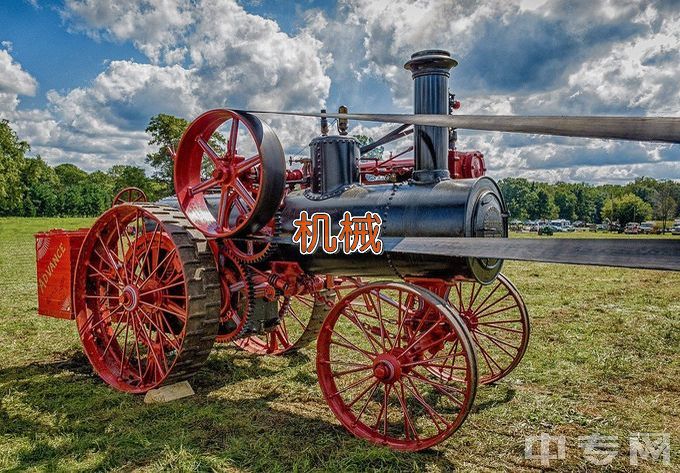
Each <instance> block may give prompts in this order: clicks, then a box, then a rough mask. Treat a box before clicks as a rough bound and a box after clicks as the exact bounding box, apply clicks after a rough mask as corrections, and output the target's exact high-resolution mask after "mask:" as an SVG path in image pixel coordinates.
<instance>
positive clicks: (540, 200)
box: [531, 186, 558, 219]
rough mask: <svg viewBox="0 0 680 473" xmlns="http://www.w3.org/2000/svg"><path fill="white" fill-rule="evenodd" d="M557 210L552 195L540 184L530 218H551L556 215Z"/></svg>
mask: <svg viewBox="0 0 680 473" xmlns="http://www.w3.org/2000/svg"><path fill="white" fill-rule="evenodd" d="M557 212H558V209H557V206H556V205H555V201H554V200H553V196H552V195H551V194H550V192H548V190H547V189H546V188H545V187H544V186H541V187H540V188H539V189H538V190H537V191H536V204H535V205H534V208H533V210H532V212H531V214H532V215H531V218H542V219H552V218H555V217H556V216H557Z"/></svg>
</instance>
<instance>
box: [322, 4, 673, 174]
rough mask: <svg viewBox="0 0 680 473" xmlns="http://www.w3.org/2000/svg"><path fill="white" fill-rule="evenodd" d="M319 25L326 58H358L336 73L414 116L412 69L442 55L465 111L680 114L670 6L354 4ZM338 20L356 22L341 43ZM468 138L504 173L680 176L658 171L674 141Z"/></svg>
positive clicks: (463, 137)
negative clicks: (413, 60)
mask: <svg viewBox="0 0 680 473" xmlns="http://www.w3.org/2000/svg"><path fill="white" fill-rule="evenodd" d="M673 4H675V8H674V6H673ZM310 19H311V20H312V22H311V23H312V25H316V26H310V28H312V29H314V30H315V32H316V34H317V35H319V37H322V38H324V47H325V48H326V51H327V53H328V54H331V55H332V56H333V57H335V56H336V54H337V53H336V51H338V50H341V51H343V52H342V53H341V54H345V52H346V50H351V51H352V52H353V53H354V56H353V58H352V57H350V58H348V57H347V56H346V55H345V56H343V58H344V59H345V60H346V62H343V63H337V62H336V63H334V65H333V67H334V69H333V70H332V75H333V76H334V77H335V75H336V73H338V72H337V71H338V70H340V71H342V70H345V71H359V72H360V74H362V75H364V76H368V77H375V78H378V79H379V80H381V81H383V82H384V83H385V84H386V85H387V87H388V88H389V90H390V92H391V94H392V97H393V101H394V104H395V106H394V107H393V108H394V109H395V111H397V110H398V111H409V110H410V108H411V101H412V98H411V96H412V80H411V77H410V74H408V73H407V72H405V71H404V70H403V68H402V65H403V63H404V61H405V60H406V59H408V57H409V55H410V54H411V53H413V52H414V51H417V50H419V49H433V48H441V49H447V50H449V51H451V53H452V55H453V56H454V57H455V58H456V59H458V60H459V62H460V64H459V66H458V67H456V68H455V69H454V70H453V71H452V76H451V88H452V90H453V91H455V92H456V94H457V96H458V97H459V98H460V99H461V100H462V102H463V109H462V111H461V112H463V113H470V114H474V113H482V114H510V115H512V114H517V115H521V114H528V115H540V114H572V115H578V114H583V115H593V114H595V115H597V114H600V115H614V114H615V115H638V116H639V115H666V116H668V115H671V116H672V115H677V114H678V112H677V104H678V103H679V100H678V99H679V98H680V85H678V82H677V80H675V78H677V77H678V74H679V73H680V70H678V68H680V61H678V59H680V12H679V11H678V10H677V2H673V1H672V0H669V1H639V0H621V1H610V0H596V1H593V0H578V1H572V0H570V1H566V0H565V1H562V0H556V1H550V2H546V1H541V0H516V1H506V0H483V1H461V2H455V3H453V2H449V1H446V0H417V1H411V0H391V1H389V2H387V1H376V0H345V1H343V2H341V4H340V7H339V8H338V16H337V17H336V19H335V20H333V19H332V18H331V17H330V16H329V15H324V14H322V13H318V12H317V13H315V14H314V15H310ZM339 24H340V25H342V24H349V25H350V27H349V28H348V29H347V30H345V31H346V34H345V35H344V36H343V34H342V31H343V30H342V28H338V25H339ZM357 31H360V32H361V33H360V34H358V33H357ZM339 73H340V74H342V72H339ZM459 135H460V142H459V147H461V148H466V149H480V150H481V151H483V152H484V153H485V154H486V156H487V160H488V161H489V163H490V166H489V169H490V171H491V173H492V175H494V176H495V177H505V176H509V175H517V174H520V175H525V176H531V177H533V178H539V179H542V180H552V181H556V180H588V181H607V180H616V179H623V178H626V177H627V178H631V176H632V177H635V176H636V174H635V173H636V172H649V170H651V169H658V170H659V172H654V175H655V176H659V177H665V178H673V179H677V178H680V174H679V173H678V166H674V165H667V166H661V165H658V163H660V162H666V163H670V162H675V161H680V150H679V149H678V146H677V145H675V146H660V145H656V144H639V143H626V142H613V141H609V142H605V141H600V140H585V139H565V138H557V137H535V136H527V135H502V134H499V133H476V132H468V131H461V132H460V134H459ZM657 165H658V167H657V168H655V167H654V166H657ZM593 169H598V170H599V171H598V172H594V171H593ZM617 170H618V171H617ZM661 170H663V172H667V173H668V174H663V173H660V171H661Z"/></svg>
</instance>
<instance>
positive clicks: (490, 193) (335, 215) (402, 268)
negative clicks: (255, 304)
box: [279, 177, 507, 283]
mask: <svg viewBox="0 0 680 473" xmlns="http://www.w3.org/2000/svg"><path fill="white" fill-rule="evenodd" d="M303 210H305V211H307V213H308V214H309V215H310V216H311V215H312V214H313V213H316V212H325V213H327V214H329V215H330V217H331V222H332V223H333V225H334V226H333V227H332V229H331V231H332V234H334V235H337V234H338V232H339V221H340V220H341V219H342V216H343V214H344V212H345V211H349V212H350V213H351V214H352V215H353V216H363V215H364V214H365V213H366V212H376V213H378V214H379V215H380V217H381V219H382V228H381V234H380V237H381V238H382V239H383V241H384V243H385V248H386V249H388V248H389V246H390V245H389V241H390V240H391V238H392V237H394V238H397V239H398V238H400V237H505V236H507V209H506V207H505V203H504V202H503V198H502V196H501V193H500V190H499V189H498V186H497V184H496V183H495V181H493V180H492V179H489V178H486V177H483V178H480V179H456V180H453V179H449V180H444V181H441V182H439V183H437V184H433V185H431V186H423V185H414V184H403V185H401V186H396V185H392V184H387V185H370V186H354V187H351V188H348V189H347V190H345V191H344V192H342V193H340V194H339V195H337V196H333V197H329V198H326V199H321V200H315V199H314V196H313V195H310V194H309V193H306V192H305V191H297V192H293V193H290V194H289V195H288V196H287V197H286V198H285V200H284V205H283V210H282V213H281V216H280V219H281V220H280V236H281V237H284V239H285V240H288V239H289V238H291V237H292V235H293V233H294V230H295V228H294V226H293V220H296V219H298V218H299V217H300V212H301V211H303ZM391 241H394V240H391ZM279 252H280V255H279V257H280V258H282V259H284V260H291V261H297V262H298V263H299V264H300V266H301V267H302V268H303V269H305V270H306V271H309V272H312V273H320V274H337V275H346V276H368V277H372V276H374V277H394V276H395V273H396V274H397V275H399V276H415V277H436V278H451V277H454V276H460V277H465V278H474V279H477V280H478V281H480V282H484V283H487V282H491V281H492V280H493V279H494V278H495V276H496V275H497V274H498V272H499V271H500V269H501V266H502V261H501V260H488V259H479V258H467V257H453V256H450V257H449V256H427V255H414V254H408V255H407V254H401V253H396V252H390V251H389V250H388V251H385V252H384V253H383V254H382V255H373V254H371V253H364V254H350V255H346V254H344V253H343V252H342V251H339V252H337V253H334V254H327V253H324V252H323V251H322V250H321V249H317V251H316V252H315V253H314V254H312V255H301V254H300V251H299V247H298V246H297V244H281V245H279Z"/></svg>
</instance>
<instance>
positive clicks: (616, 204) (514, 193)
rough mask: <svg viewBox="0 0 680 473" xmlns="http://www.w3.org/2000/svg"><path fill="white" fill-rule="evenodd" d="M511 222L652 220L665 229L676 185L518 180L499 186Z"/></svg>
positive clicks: (645, 180)
mask: <svg viewBox="0 0 680 473" xmlns="http://www.w3.org/2000/svg"><path fill="white" fill-rule="evenodd" d="M499 185H500V187H501V190H502V192H503V196H504V197H505V201H506V203H507V205H508V210H509V212H510V218H511V219H518V220H522V221H523V220H527V219H528V220H539V219H557V218H563V219H567V220H571V221H575V220H581V221H583V222H587V223H602V222H605V221H609V222H618V223H620V224H621V225H625V224H626V223H628V222H643V221H645V220H650V219H655V220H659V221H661V222H662V226H663V227H664V228H666V227H667V226H668V225H669V222H672V220H673V218H675V217H676V216H677V211H678V205H677V204H678V202H680V183H678V182H674V181H672V180H656V179H652V178H649V177H640V178H637V179H635V180H634V181H632V182H629V183H627V184H625V185H615V184H604V185H599V186H593V185H589V184H584V183H579V184H571V183H565V182H558V183H556V184H548V183H544V182H532V181H528V180H527V179H522V178H506V179H502V180H501V181H500V182H499Z"/></svg>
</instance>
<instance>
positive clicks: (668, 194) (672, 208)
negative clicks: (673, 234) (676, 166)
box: [654, 181, 678, 233]
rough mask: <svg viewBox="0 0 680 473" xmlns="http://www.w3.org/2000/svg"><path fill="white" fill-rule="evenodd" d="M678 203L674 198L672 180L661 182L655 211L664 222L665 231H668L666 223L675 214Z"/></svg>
mask: <svg viewBox="0 0 680 473" xmlns="http://www.w3.org/2000/svg"><path fill="white" fill-rule="evenodd" d="M677 208H678V203H677V202H676V200H675V199H674V198H673V184H672V183H671V182H670V181H666V182H663V183H661V185H660V186H659V189H658V191H657V193H656V196H655V199H654V211H655V213H656V216H657V218H659V219H661V221H662V222H663V225H662V226H663V230H662V231H663V232H664V233H665V232H666V223H667V222H668V220H670V219H672V218H673V217H674V216H675V212H676V210H677Z"/></svg>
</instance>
